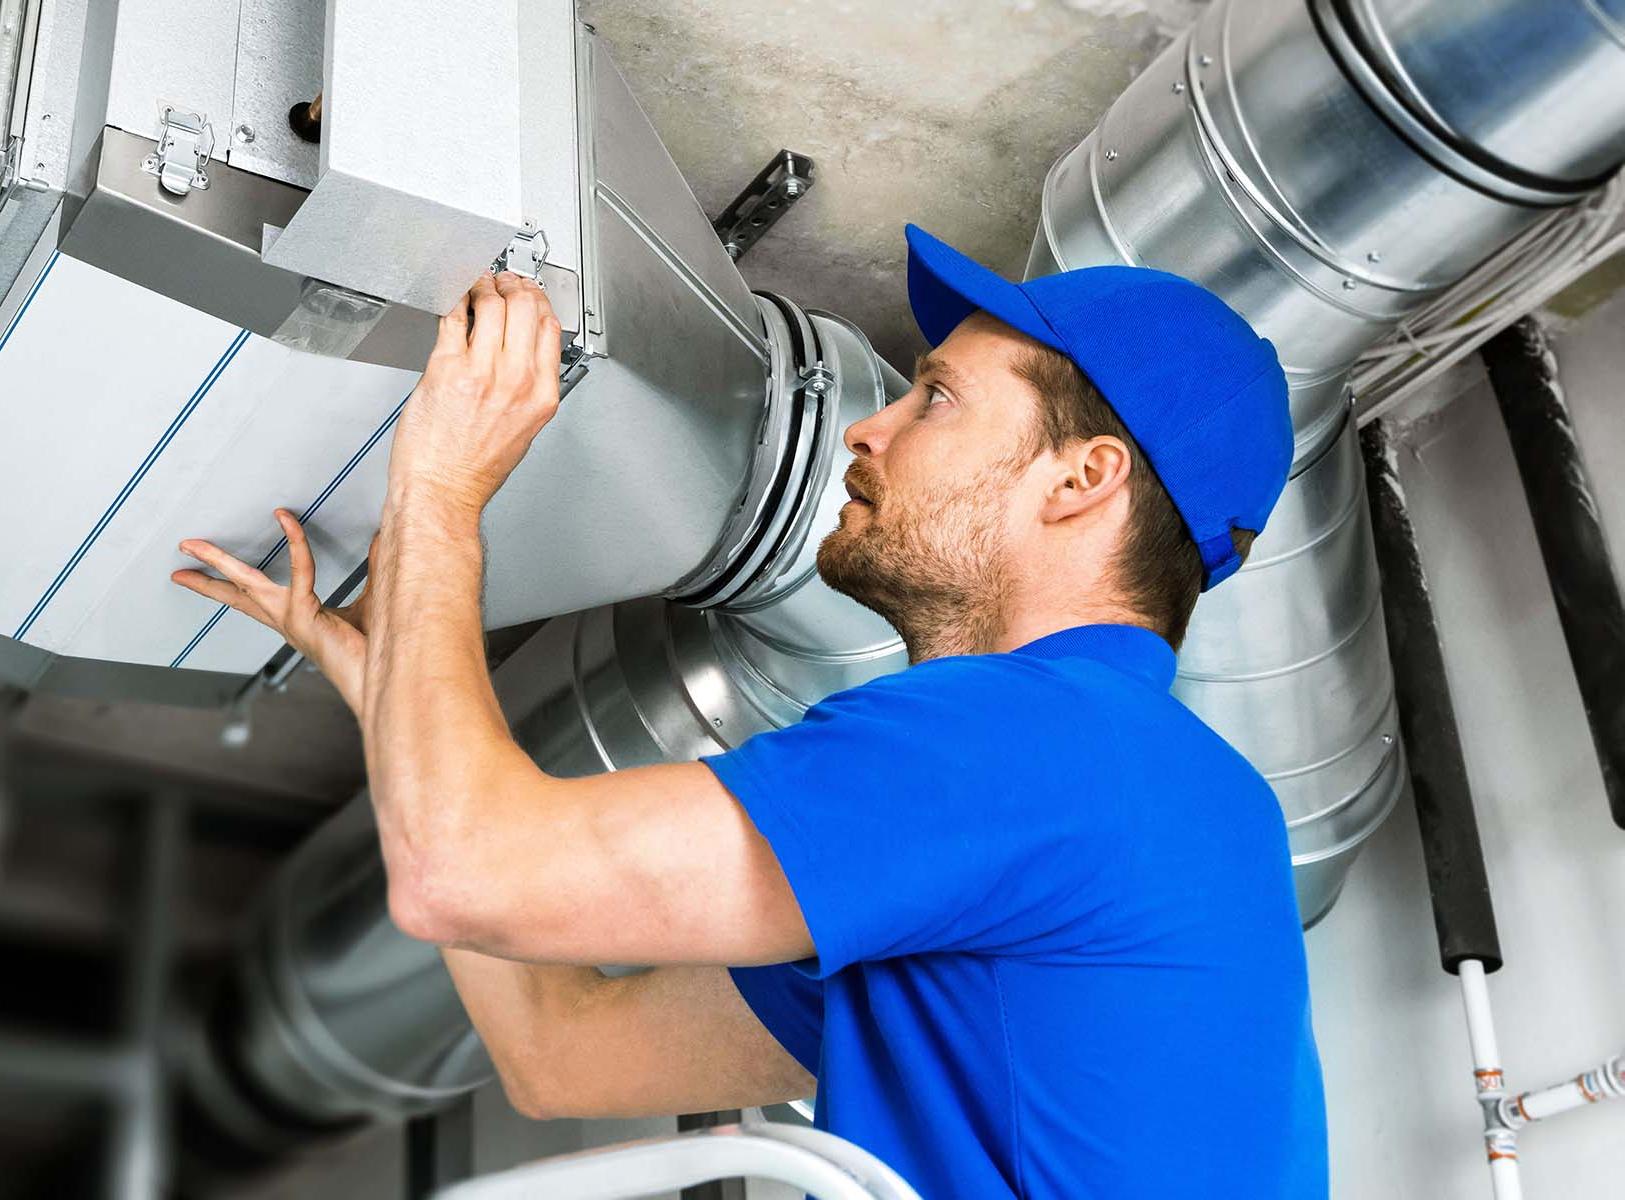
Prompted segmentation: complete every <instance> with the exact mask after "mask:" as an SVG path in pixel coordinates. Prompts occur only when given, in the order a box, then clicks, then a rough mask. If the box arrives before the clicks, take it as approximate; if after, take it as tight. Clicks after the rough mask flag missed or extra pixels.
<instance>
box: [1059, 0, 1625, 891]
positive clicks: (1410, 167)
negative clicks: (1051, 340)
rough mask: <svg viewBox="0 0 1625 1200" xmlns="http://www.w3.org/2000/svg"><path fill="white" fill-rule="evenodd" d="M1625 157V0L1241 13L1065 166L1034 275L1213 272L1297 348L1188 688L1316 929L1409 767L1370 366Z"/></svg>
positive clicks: (1216, 19) (1215, 14) (1282, 343)
mask: <svg viewBox="0 0 1625 1200" xmlns="http://www.w3.org/2000/svg"><path fill="white" fill-rule="evenodd" d="M1622 159H1625V0H1560V2H1553V0H1498V2H1494V3H1452V2H1449V0H1308V2H1307V3H1305V2H1304V0H1218V3H1216V4H1214V6H1213V7H1212V8H1211V9H1210V10H1209V11H1208V12H1207V13H1205V14H1204V15H1203V17H1202V19H1201V20H1200V21H1199V22H1198V23H1197V24H1196V26H1195V27H1194V28H1192V29H1191V30H1190V31H1189V32H1188V33H1186V34H1185V35H1184V36H1182V37H1181V38H1179V39H1178V41H1176V42H1175V44H1174V45H1173V46H1171V47H1170V48H1169V49H1168V50H1167V51H1165V52H1164V53H1163V54H1162V56H1161V57H1159V58H1158V59H1157V60H1156V61H1155V62H1154V63H1153V64H1152V65H1151V66H1150V67H1149V68H1148V69H1147V70H1146V71H1145V72H1144V73H1143V74H1142V75H1140V76H1139V77H1138V78H1137V79H1136V80H1135V81H1134V82H1133V83H1132V84H1130V85H1129V88H1128V89H1127V91H1125V92H1124V94H1123V95H1122V97H1121V98H1119V99H1118V101H1117V102H1116V103H1115V104H1113V106H1112V108H1111V111H1110V112H1109V113H1107V115H1106V118H1105V119H1104V120H1103V121H1102V122H1101V124H1100V127H1099V128H1098V129H1097V130H1096V131H1095V132H1094V133H1093V134H1091V135H1090V136H1089V137H1088V138H1086V139H1085V140H1084V141H1083V142H1082V143H1081V144H1080V145H1079V146H1077V147H1076V148H1075V149H1074V150H1072V151H1071V152H1070V153H1068V154H1067V155H1065V156H1064V157H1063V158H1062V159H1061V160H1060V161H1059V162H1057V163H1056V165H1055V167H1054V169H1053V170H1052V171H1051V172H1050V175H1049V178H1048V180H1047V181H1046V183H1045V186H1044V196H1043V217H1042V223H1041V226H1040V229H1039V233H1038V236H1037V239H1036V241H1035V243H1034V246H1033V251H1032V257H1031V260H1030V262H1029V265H1028V274H1029V275H1039V274H1045V273H1047V272H1051V271H1054V270H1056V269H1059V268H1074V267H1083V266H1089V265H1092V264H1096V263H1117V262H1122V263H1130V264H1134V265H1140V266H1149V267H1158V268H1162V269H1164V270H1168V271H1173V272H1175V273H1177V274H1181V275H1184V276H1187V277H1189V278H1192V279H1195V280H1198V281H1199V282H1201V283H1204V284H1206V285H1207V286H1208V287H1210V288H1211V289H1213V290H1214V291H1216V292H1217V293H1219V294H1220V295H1221V296H1223V297H1224V298H1225V299H1226V300H1228V301H1229V302H1230V304H1231V305H1232V306H1233V307H1235V308H1236V309H1237V310H1238V311H1240V312H1241V313H1242V314H1243V315H1244V316H1246V317H1247V318H1248V319H1249V320H1250V321H1251V322H1252V323H1253V325H1254V326H1255V327H1256V328H1257V329H1258V330H1259V332H1260V333H1262V334H1263V335H1264V336H1266V337H1268V338H1269V339H1270V340H1271V341H1273V342H1274V343H1275V346H1276V349H1277V350H1278V351H1279V353H1280V357H1281V361H1282V363H1283V365H1284V366H1285V367H1286V370H1287V376H1288V379H1289V381H1290V385H1291V396H1292V411H1293V423H1294V426H1295V428H1296V433H1297V438H1296V443H1297V444H1296V458H1295V462H1294V465H1293V472H1292V479H1291V482H1290V483H1289V484H1288V486H1287V491H1286V493H1285V495H1284V496H1283V497H1282V500H1281V503H1280V506H1279V508H1278V509H1277V511H1276V513H1275V515H1274V516H1273V517H1272V518H1271V520H1270V523H1269V527H1268V529H1266V530H1265V532H1264V534H1263V536H1261V537H1260V538H1259V539H1258V541H1257V543H1256V544H1255V546H1254V547H1253V551H1252V555H1251V557H1250V558H1249V560H1248V562H1247V564H1246V566H1245V567H1244V568H1243V569H1242V571H1241V572H1239V573H1238V575H1237V576H1236V577H1235V578H1234V579H1233V580H1231V581H1230V582H1228V583H1227V584H1225V586H1224V587H1222V588H1219V589H1217V590H1215V591H1214V592H1213V593H1212V594H1211V595H1208V596H1205V597H1204V598H1203V600H1202V602H1201V603H1200V604H1199V605H1198V606H1197V610H1196V615H1195V618H1194V620H1193V621H1192V624H1191V630H1190V636H1189V638H1188V639H1187V641H1186V644H1185V647H1184V649H1183V650H1182V651H1181V654H1180V659H1179V676H1178V680H1177V682H1176V684H1175V692H1176V694H1177V695H1179V696H1180V697H1181V698H1182V699H1183V700H1184V701H1185V702H1186V703H1187V704H1188V705H1190V707H1191V708H1192V709H1193V710H1194V711H1195V712H1196V713H1197V714H1198V715H1199V716H1201V717H1202V718H1203V719H1204V720H1205V721H1206V722H1207V723H1208V724H1209V725H1211V726H1213V728H1215V729H1216V730H1218V731H1219V732H1220V733H1222V734H1223V735H1224V736H1225V737H1226V738H1227V739H1228V740H1229V741H1230V742H1231V743H1232V744H1234V745H1235V746H1236V747H1238V748H1239V749H1240V750H1241V751H1242V752H1243V753H1244V754H1245V755H1246V756H1247V757H1248V759H1249V760H1251V761H1252V763H1253V764H1254V765H1255V766H1257V767H1258V768H1259V769H1260V770H1261V771H1263V772H1264V774H1265V775H1266V776H1267V777H1268V778H1269V780H1270V782H1271V784H1272V785H1273V786H1274V788H1275V791H1276V795H1277V796H1278V797H1279V799H1280V801H1281V805H1282V808H1283V809H1284V810H1285V812H1286V816H1287V822H1288V827H1289V830H1290V834H1291V842H1292V850H1293V864H1294V867H1295V868H1296V870H1295V878H1296V880H1297V884H1298V900H1299V907H1300V910H1301V911H1302V913H1303V917H1304V920H1305V922H1306V923H1313V922H1314V921H1316V920H1318V919H1319V918H1320V917H1321V916H1322V915H1323V914H1324V913H1325V912H1326V910H1327V909H1328V908H1330V906H1331V905H1332V903H1333V901H1335V899H1336V898H1337V894H1338V890H1339V889H1340V888H1341V887H1342V884H1343V880H1344V878H1345V876H1346V874H1347V872H1348V869H1349V866H1350V865H1351V863H1352V861H1353V859H1354V856H1355V854H1356V853H1357V852H1358V850H1359V847H1360V844H1361V842H1363V841H1364V840H1365V838H1367V837H1368V836H1369V835H1370V834H1371V832H1372V831H1373V830H1374V829H1375V828H1376V827H1377V825H1378V824H1379V823H1380V822H1381V821H1382V819H1383V817H1384V816H1385V815H1386V814H1387V813H1388V811H1389V810H1390V809H1391V808H1392V806H1393V804H1394V801H1395V799H1396V798H1397V796H1398V794H1399V792H1400V790H1401V788H1402V787H1403V780H1404V772H1403V770H1402V764H1401V748H1400V745H1399V740H1398V724H1397V717H1396V712H1395V708H1394V699H1393V691H1394V689H1393V680H1392V676H1391V673H1390V668H1389V665H1388V659H1387V652H1386V649H1385V646H1384V632H1383V623H1382V613H1381V609H1380V593H1379V589H1378V586H1377V571H1376V562H1375V558H1374V557H1373V552H1372V546H1371V531H1370V520H1369V517H1368V515H1367V510H1366V504H1365V487H1364V482H1363V478H1362V473H1361V467H1360V455H1359V451H1358V447H1357V445H1356V439H1355V430H1354V422H1353V419H1352V415H1351V411H1350V404H1349V400H1348V396H1347V390H1348V385H1347V379H1348V375H1349V372H1350V369H1351V368H1352V366H1353V364H1354V361H1355V359H1356V357H1357V356H1358V355H1359V354H1360V352H1361V351H1362V350H1364V349H1366V348H1367V347H1369V346H1370V345H1371V344H1372V343H1373V342H1375V341H1376V340H1377V339H1379V338H1381V337H1383V336H1384V335H1385V334H1387V333H1389V332H1390V331H1391V330H1392V329H1393V328H1394V326H1395V324H1396V323H1397V322H1398V321H1399V320H1400V319H1401V318H1402V317H1404V316H1405V315H1406V314H1407V313H1409V312H1411V311H1412V310H1414V309H1415V308H1417V307H1419V306H1420V305H1421V304H1422V303H1424V302H1425V301H1426V300H1428V299H1429V298H1430V297H1431V296H1432V295H1434V294H1435V293H1436V292H1437V291H1438V290H1439V289H1441V288H1444V287H1447V286H1449V285H1450V284H1452V283H1454V282H1455V281H1457V280H1458V279H1459V278H1461V276H1463V275H1464V274H1465V273H1466V272H1467V271H1468V270H1470V269H1471V268H1472V267H1473V266H1475V265H1476V264H1477V263H1479V262H1480V261H1482V260H1483V259H1484V258H1485V257H1486V256H1487V255H1489V254H1490V253H1492V252H1493V251H1494V250H1496V249H1497V248H1498V247H1500V246H1501V245H1503V244H1504V243H1505V242H1506V241H1507V240H1508V239H1509V238H1511V237H1512V236H1514V235H1515V234H1517V233H1518V232H1519V231H1520V230H1522V229H1523V228H1525V227H1526V226H1528V225H1529V224H1530V223H1532V222H1534V221H1536V220H1538V219H1539V218H1540V217H1541V216H1542V215H1544V213H1545V212H1547V211H1548V210H1549V209H1550V208H1551V207H1553V206H1556V205H1562V204H1566V203H1571V202H1573V201H1574V200H1576V199H1578V198H1579V197H1581V196H1583V195H1585V194H1586V193H1587V192H1589V191H1590V190H1592V189H1594V188H1596V187H1597V186H1599V185H1600V184H1601V183H1602V182H1603V181H1605V180H1606V178H1607V177H1608V175H1609V174H1610V173H1611V172H1612V170H1613V169H1614V168H1616V167H1617V166H1618V165H1619V163H1620V162H1621V160H1622Z"/></svg>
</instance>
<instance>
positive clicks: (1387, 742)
mask: <svg viewBox="0 0 1625 1200" xmlns="http://www.w3.org/2000/svg"><path fill="white" fill-rule="evenodd" d="M1382 744H1383V745H1384V746H1392V745H1393V744H1394V735H1393V734H1391V733H1385V734H1383V735H1382Z"/></svg>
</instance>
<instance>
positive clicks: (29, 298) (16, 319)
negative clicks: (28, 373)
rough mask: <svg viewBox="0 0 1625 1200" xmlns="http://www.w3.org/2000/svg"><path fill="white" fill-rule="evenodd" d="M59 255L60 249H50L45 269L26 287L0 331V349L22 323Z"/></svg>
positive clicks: (2, 348)
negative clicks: (8, 320) (4, 328)
mask: <svg viewBox="0 0 1625 1200" xmlns="http://www.w3.org/2000/svg"><path fill="white" fill-rule="evenodd" d="M61 257H62V251H60V250H53V251H51V257H50V258H48V259H46V260H45V269H44V270H42V271H41V272H40V273H39V278H38V279H36V280H34V286H33V287H31V288H29V289H28V295H26V296H24V297H23V302H22V303H21V304H19V305H18V306H17V311H16V312H14V313H13V314H12V315H11V323H10V324H9V325H7V326H6V331H5V332H4V333H0V350H4V349H5V348H6V343H7V342H9V341H10V340H11V335H12V333H13V332H15V331H16V328H17V326H18V325H20V324H21V323H22V319H23V314H24V313H25V312H27V311H28V306H29V305H30V304H32V303H34V297H35V296H37V295H39V290H40V285H41V284H43V283H44V282H45V277H46V276H47V275H49V274H50V273H51V268H52V267H54V266H56V260H57V259H59V258H61Z"/></svg>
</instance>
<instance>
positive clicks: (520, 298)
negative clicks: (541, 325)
mask: <svg viewBox="0 0 1625 1200" xmlns="http://www.w3.org/2000/svg"><path fill="white" fill-rule="evenodd" d="M497 291H498V292H499V293H501V295H502V299H503V301H504V302H505V303H506V304H507V306H508V312H507V319H506V324H505V325H504V327H503V330H502V365H503V368H504V370H505V371H506V372H507V373H508V374H509V375H510V377H514V378H519V377H523V376H524V375H526V374H528V373H529V372H530V370H531V367H532V361H531V360H532V355H533V352H534V348H535V344H536V322H537V318H538V316H539V315H540V311H541V306H540V305H539V304H538V303H537V301H538V299H539V298H540V297H541V294H542V289H541V288H539V287H537V286H536V281H535V280H532V279H524V278H521V277H520V276H518V275H514V274H511V273H509V272H507V271H504V272H503V273H502V274H501V275H498V276H497Z"/></svg>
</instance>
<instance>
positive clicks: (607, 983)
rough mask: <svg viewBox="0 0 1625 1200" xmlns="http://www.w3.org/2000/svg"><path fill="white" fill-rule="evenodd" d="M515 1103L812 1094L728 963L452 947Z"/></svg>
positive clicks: (733, 1103)
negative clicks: (631, 967)
mask: <svg viewBox="0 0 1625 1200" xmlns="http://www.w3.org/2000/svg"><path fill="white" fill-rule="evenodd" d="M445 956H446V965H447V967H448V968H450V970H451V975H452V979H453V980H454V981H455V982H456V984H457V990H458V993H459V994H460V995H461V996H462V999H463V1005H464V1007H465V1008H467V1009H468V1012H469V1016H470V1017H472V1018H473V1021H474V1025H475V1027H476V1028H477V1029H478V1030H479V1031H480V1036H481V1038H482V1039H483V1040H484V1042H485V1045H486V1048H487V1049H488V1050H489V1051H490V1053H491V1058H492V1060H493V1061H494V1062H495V1063H496V1066H497V1072H498V1074H499V1075H500V1076H501V1079H502V1086H503V1088H504V1090H505V1091H506V1092H507V1095H508V1100H509V1102H510V1103H511V1104H512V1105H513V1106H514V1107H515V1108H516V1109H518V1110H519V1111H520V1112H521V1113H523V1114H525V1115H526V1116H528V1117H533V1118H536V1119H543V1118H552V1117H635V1116H663V1115H667V1114H670V1113H681V1112H710V1111H713V1110H715V1109H722V1108H743V1107H747V1106H753V1105H760V1104H772V1103H778V1102H781V1101H785V1100H794V1099H799V1098H801V1097H804V1096H808V1095H811V1094H812V1090H813V1078H812V1076H811V1075H809V1074H808V1073H807V1072H806V1071H805V1070H803V1069H802V1067H801V1066H800V1064H799V1063H797V1062H796V1060H795V1059H794V1058H792V1057H791V1056H790V1055H789V1054H788V1053H786V1052H785V1050H784V1049H783V1048H782V1047H781V1046H780V1045H779V1044H778V1042H776V1041H775V1040H774V1039H773V1037H772V1035H771V1034H769V1033H768V1032H767V1030H766V1029H765V1028H763V1026H762V1025H761V1023H760V1022H759V1021H757V1019H756V1017H755V1015H754V1014H753V1013H752V1012H751V1011H750V1008H749V1006H748V1005H747V1004H746V1003H745V1001H744V998H743V997H741V996H740V995H739V992H738V990H737V989H736V988H735V987H734V985H733V982H732V981H731V979H730V978H729V976H728V972H727V970H726V969H725V968H722V967H660V968H657V969H655V970H653V971H647V972H644V973H643V974H640V975H631V976H626V977H623V978H618V979H610V978H606V977H605V976H604V975H602V974H600V973H599V972H598V971H597V970H595V969H594V968H592V967H564V966H540V965H535V964H529V963H517V962H510V961H508V960H506V959H499V958H489V957H486V956H485V955H481V954H476V953H473V952H471V951H467V950H447V951H445Z"/></svg>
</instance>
